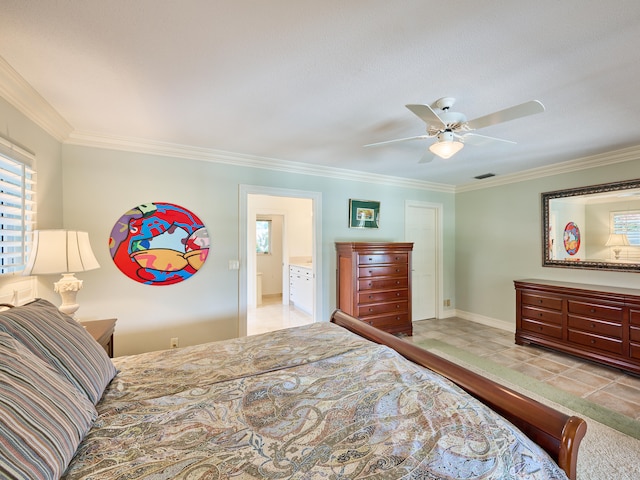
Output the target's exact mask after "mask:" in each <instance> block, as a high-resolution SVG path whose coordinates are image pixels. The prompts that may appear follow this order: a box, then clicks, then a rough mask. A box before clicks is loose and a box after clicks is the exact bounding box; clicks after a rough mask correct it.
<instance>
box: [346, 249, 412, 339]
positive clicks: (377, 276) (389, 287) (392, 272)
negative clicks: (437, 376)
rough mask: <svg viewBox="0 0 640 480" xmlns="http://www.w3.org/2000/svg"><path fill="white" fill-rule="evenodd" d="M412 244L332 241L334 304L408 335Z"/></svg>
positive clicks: (388, 328) (375, 325) (378, 324)
mask: <svg viewBox="0 0 640 480" xmlns="http://www.w3.org/2000/svg"><path fill="white" fill-rule="evenodd" d="M412 249H413V243H400V242H391V243H390V242H336V252H337V262H336V266H337V292H336V299H337V307H338V308H339V309H340V310H342V311H343V312H345V313H348V314H349V315H352V316H354V317H356V318H358V319H360V320H362V321H363V322H366V323H368V324H370V325H372V326H374V327H376V328H379V329H381V330H384V331H386V332H389V333H393V334H405V335H411V334H412V333H413V327H412V324H411V252H412Z"/></svg>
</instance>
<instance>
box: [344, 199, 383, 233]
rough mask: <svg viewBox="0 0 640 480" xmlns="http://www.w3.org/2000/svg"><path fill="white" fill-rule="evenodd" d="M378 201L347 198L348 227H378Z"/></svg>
mask: <svg viewBox="0 0 640 480" xmlns="http://www.w3.org/2000/svg"><path fill="white" fill-rule="evenodd" d="M379 226H380V202H375V201H373V200H354V199H349V228H378V227H379Z"/></svg>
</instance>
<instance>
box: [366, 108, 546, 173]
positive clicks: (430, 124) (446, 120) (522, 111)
mask: <svg viewBox="0 0 640 480" xmlns="http://www.w3.org/2000/svg"><path fill="white" fill-rule="evenodd" d="M455 101H456V99H455V98H453V97H443V98H440V99H439V100H436V102H435V103H434V104H433V106H429V105H417V104H409V105H406V107H407V108H408V109H409V110H411V111H412V112H413V113H414V114H416V115H417V116H418V117H420V118H421V119H422V120H423V121H424V122H425V123H426V124H427V133H426V135H417V136H415V137H407V138H398V139H396V140H387V141H385V142H378V143H370V144H368V145H365V147H376V146H378V145H387V144H389V143H396V142H405V141H408V140H424V139H427V138H436V141H435V142H434V143H433V144H431V146H430V147H429V150H428V151H427V152H426V153H425V155H424V156H423V157H422V159H421V160H420V163H426V162H430V161H431V160H432V159H433V156H432V155H431V154H430V152H431V153H433V154H435V155H437V156H439V157H440V158H445V159H446V158H450V157H452V156H453V155H454V154H456V153H457V152H459V151H460V150H461V149H462V147H463V146H464V144H465V143H469V144H476V145H480V144H483V143H488V142H506V143H516V142H512V141H510V140H504V139H502V138H495V137H488V136H486V135H479V134H477V133H472V131H473V130H478V129H480V128H485V127H489V126H491V125H495V124H497V123H503V122H508V121H510V120H515V119H517V118H521V117H526V116H528V115H533V114H535V113H542V112H544V105H542V103H540V102H539V101H538V100H531V101H529V102H525V103H521V104H520V105H515V106H513V107H509V108H505V109H504V110H499V111H497V112H493V113H490V114H488V115H484V116H482V117H478V118H476V119H474V120H467V117H466V116H465V115H464V114H462V113H459V112H453V111H451V107H452V106H453V104H454V103H455ZM436 109H437V110H439V112H437V113H436Z"/></svg>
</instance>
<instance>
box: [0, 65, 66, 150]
mask: <svg viewBox="0 0 640 480" xmlns="http://www.w3.org/2000/svg"><path fill="white" fill-rule="evenodd" d="M0 97H3V98H5V99H6V100H7V101H8V102H9V103H10V104H11V105H13V106H14V107H15V108H17V109H18V110H19V111H20V112H21V113H22V114H24V115H25V116H26V117H28V118H29V119H30V120H31V121H32V122H34V123H35V124H36V125H38V126H39V127H40V128H42V129H43V130H44V131H45V132H47V133H48V134H49V135H51V136H52V137H53V138H55V139H56V140H57V141H59V142H64V141H65V140H66V139H67V138H68V137H69V135H70V134H71V132H72V131H73V127H72V126H71V125H70V124H69V122H67V121H66V120H65V119H64V118H63V117H62V115H60V114H59V113H58V111H57V110H56V109H55V108H53V107H52V106H51V105H50V104H49V103H48V102H47V101H46V100H45V99H44V98H43V97H42V96H41V95H40V94H39V93H38V92H37V91H36V90H35V89H34V88H33V87H32V86H31V85H29V83H28V82H27V81H26V80H25V79H24V78H22V76H20V74H19V73H18V72H16V71H15V70H14V68H13V67H12V66H11V65H9V64H8V63H7V61H6V60H5V59H4V58H2V57H1V56H0Z"/></svg>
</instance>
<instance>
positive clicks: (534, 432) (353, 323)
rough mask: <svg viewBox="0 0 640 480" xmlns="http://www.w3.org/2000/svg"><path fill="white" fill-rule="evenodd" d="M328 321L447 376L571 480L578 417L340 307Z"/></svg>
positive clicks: (579, 434)
mask: <svg viewBox="0 0 640 480" xmlns="http://www.w3.org/2000/svg"><path fill="white" fill-rule="evenodd" d="M331 322H333V323H335V324H336V325H340V326H341V327H344V328H346V329H347V330H350V331H351V332H353V333H356V334H357V335H360V336H361V337H364V338H366V339H368V340H371V341H373V342H376V343H379V344H382V345H387V346H389V347H391V348H393V349H394V350H396V351H397V352H398V353H399V354H400V355H402V356H403V357H405V358H407V359H408V360H411V361H412V362H414V363H416V364H418V365H421V366H423V367H426V368H429V369H430V370H433V371H434V372H436V373H438V374H440V375H442V376H443V377H446V378H448V379H449V380H451V381H452V382H453V383H455V384H457V385H458V386H459V387H461V388H462V389H463V390H465V391H466V392H468V393H469V394H470V395H472V396H474V397H476V398H477V399H478V400H480V401H481V402H483V403H484V404H485V405H487V406H489V407H490V408H491V409H492V410H494V411H495V412H497V413H499V414H500V415H502V416H503V417H504V418H506V419H507V420H509V421H510V422H511V423H513V424H514V425H516V426H517V427H518V428H519V429H520V430H522V432H523V433H525V435H527V436H528V437H529V438H530V439H532V440H533V441H534V442H535V443H537V444H538V445H540V446H541V447H542V448H543V449H544V450H545V451H546V452H547V453H548V454H549V455H550V456H551V458H553V460H555V462H556V463H557V464H558V466H560V468H562V469H563V470H564V471H565V472H566V474H567V476H568V477H569V478H570V479H572V480H575V478H576V466H577V461H578V449H579V446H580V442H581V441H582V439H583V437H584V435H585V433H586V431H587V423H586V422H585V421H584V420H583V419H582V418H580V417H576V416H572V415H566V414H564V413H562V412H559V411H557V410H555V409H553V408H551V407H548V406H546V405H543V404H542V403H540V402H537V401H535V400H533V399H531V398H528V397H527V396H525V395H523V394H521V393H519V392H516V391H514V390H511V389H509V388H507V387H504V386H502V385H500V384H498V383H496V382H494V381H492V380H489V379H488V378H485V377H483V376H481V375H478V374H476V373H474V372H472V371H470V370H467V369H466V368H463V367H461V366H459V365H456V364H455V363H452V362H450V361H448V360H446V359H444V358H442V357H439V356H437V355H435V354H433V353H430V352H428V351H426V350H424V349H422V348H420V347H419V346H417V345H415V344H413V343H410V342H408V341H406V340H403V339H401V338H398V337H395V336H393V335H391V334H389V333H387V332H384V331H382V330H378V329H377V328H374V327H372V326H370V325H368V324H366V323H364V322H363V321H361V320H358V319H356V318H354V317H352V316H350V315H347V314H346V313H344V312H342V311H340V310H336V311H335V312H334V313H333V315H332V316H331Z"/></svg>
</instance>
